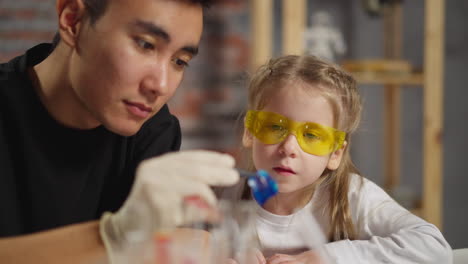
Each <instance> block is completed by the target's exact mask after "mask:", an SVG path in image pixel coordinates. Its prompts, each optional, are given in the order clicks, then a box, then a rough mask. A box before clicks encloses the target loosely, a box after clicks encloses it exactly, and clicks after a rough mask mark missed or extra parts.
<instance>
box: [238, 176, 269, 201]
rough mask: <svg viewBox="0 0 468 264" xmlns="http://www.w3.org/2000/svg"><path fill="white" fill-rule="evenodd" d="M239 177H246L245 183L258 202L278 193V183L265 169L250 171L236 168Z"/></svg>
mask: <svg viewBox="0 0 468 264" xmlns="http://www.w3.org/2000/svg"><path fill="white" fill-rule="evenodd" d="M237 171H238V172H239V175H240V176H241V177H245V178H247V185H249V187H250V189H252V194H253V197H254V199H255V201H257V203H258V204H260V205H263V204H264V203H265V202H266V201H267V200H268V199H269V198H271V197H272V196H274V195H275V194H276V193H278V184H277V183H276V181H275V180H274V179H273V178H272V177H271V176H270V174H268V172H267V171H265V170H258V171H256V172H250V171H246V170H242V169H237Z"/></svg>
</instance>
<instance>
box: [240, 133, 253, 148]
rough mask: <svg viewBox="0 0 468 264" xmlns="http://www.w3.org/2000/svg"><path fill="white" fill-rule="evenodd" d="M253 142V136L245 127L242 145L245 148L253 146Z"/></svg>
mask: <svg viewBox="0 0 468 264" xmlns="http://www.w3.org/2000/svg"><path fill="white" fill-rule="evenodd" d="M252 144H253V136H252V134H251V133H250V132H249V130H248V129H247V128H244V134H243V135H242V145H243V146H244V147H245V148H251V147H252Z"/></svg>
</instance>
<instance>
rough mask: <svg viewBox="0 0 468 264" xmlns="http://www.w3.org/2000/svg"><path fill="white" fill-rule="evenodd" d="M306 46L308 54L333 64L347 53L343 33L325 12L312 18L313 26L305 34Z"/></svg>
mask: <svg viewBox="0 0 468 264" xmlns="http://www.w3.org/2000/svg"><path fill="white" fill-rule="evenodd" d="M304 44H305V51H306V53H307V54H310V55H314V56H317V57H319V58H321V59H324V60H327V61H331V62H334V61H335V60H336V59H337V58H338V57H340V56H343V55H344V54H345V52H346V45H345V43H344V40H343V35H342V33H341V32H340V31H339V30H338V28H336V27H335V26H334V24H333V21H332V18H331V16H330V14H329V13H327V12H325V11H317V12H315V13H314V14H313V15H312V16H311V25H310V27H309V28H307V29H306V31H305V32H304Z"/></svg>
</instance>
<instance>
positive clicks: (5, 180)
mask: <svg viewBox="0 0 468 264" xmlns="http://www.w3.org/2000/svg"><path fill="white" fill-rule="evenodd" d="M50 50H51V46H50V45H49V44H41V45H38V46H36V47H34V48H32V49H30V50H28V51H27V52H26V54H25V55H23V56H20V57H17V58H15V59H13V60H11V61H10V62H8V63H6V64H0V237H3V236H12V235H19V234H25V233H31V232H35V231H40V230H44V229H49V228H53V227H58V226H62V225H67V224H72V223H78V222H83V221H87V220H92V219H97V218H99V217H100V216H101V214H102V213H103V212H104V211H115V210H117V209H118V208H119V207H120V206H121V205H122V204H123V202H124V201H125V199H126V197H127V195H128V193H129V191H130V188H131V186H132V183H133V179H134V172H135V169H136V166H137V165H138V163H139V162H140V161H141V160H143V159H146V158H149V157H153V156H157V155H160V154H163V153H166V152H169V151H175V150H178V149H179V148H180V141H181V132H180V125H179V122H178V120H177V118H176V117H175V116H173V115H171V114H170V112H169V109H168V107H167V106H164V107H163V108H162V109H161V110H160V111H159V113H158V114H156V115H155V116H154V117H152V118H151V119H150V120H148V121H147V122H146V123H145V124H144V125H143V126H142V128H141V130H140V131H139V132H138V133H137V134H136V135H134V136H130V137H124V136H120V135H117V134H115V133H112V132H110V131H108V130H106V129H105V128H104V127H102V126H100V127H97V128H95V129H91V130H77V129H72V128H69V127H65V126H63V125H62V124H60V123H58V122H57V121H56V120H55V119H53V118H52V117H51V116H50V115H49V113H48V112H47V110H46V109H45V107H44V106H43V105H42V103H41V101H40V100H39V97H38V96H37V94H36V93H35V90H34V88H33V85H32V82H31V80H30V79H29V77H28V74H27V68H29V67H32V66H33V65H36V64H38V63H39V62H41V61H42V60H43V59H45V58H46V57H47V56H48V54H49V52H50ZM155 177H157V172H155Z"/></svg>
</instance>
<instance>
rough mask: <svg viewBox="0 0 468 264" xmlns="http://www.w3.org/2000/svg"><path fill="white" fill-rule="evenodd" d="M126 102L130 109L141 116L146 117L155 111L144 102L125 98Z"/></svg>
mask: <svg viewBox="0 0 468 264" xmlns="http://www.w3.org/2000/svg"><path fill="white" fill-rule="evenodd" d="M124 103H125V105H126V106H127V109H128V111H130V112H131V113H132V114H134V115H135V116H138V117H141V118H146V117H147V116H148V115H149V114H150V113H151V112H152V111H153V109H152V108H151V107H149V106H146V105H145V104H142V103H137V102H130V101H126V100H124Z"/></svg>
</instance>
